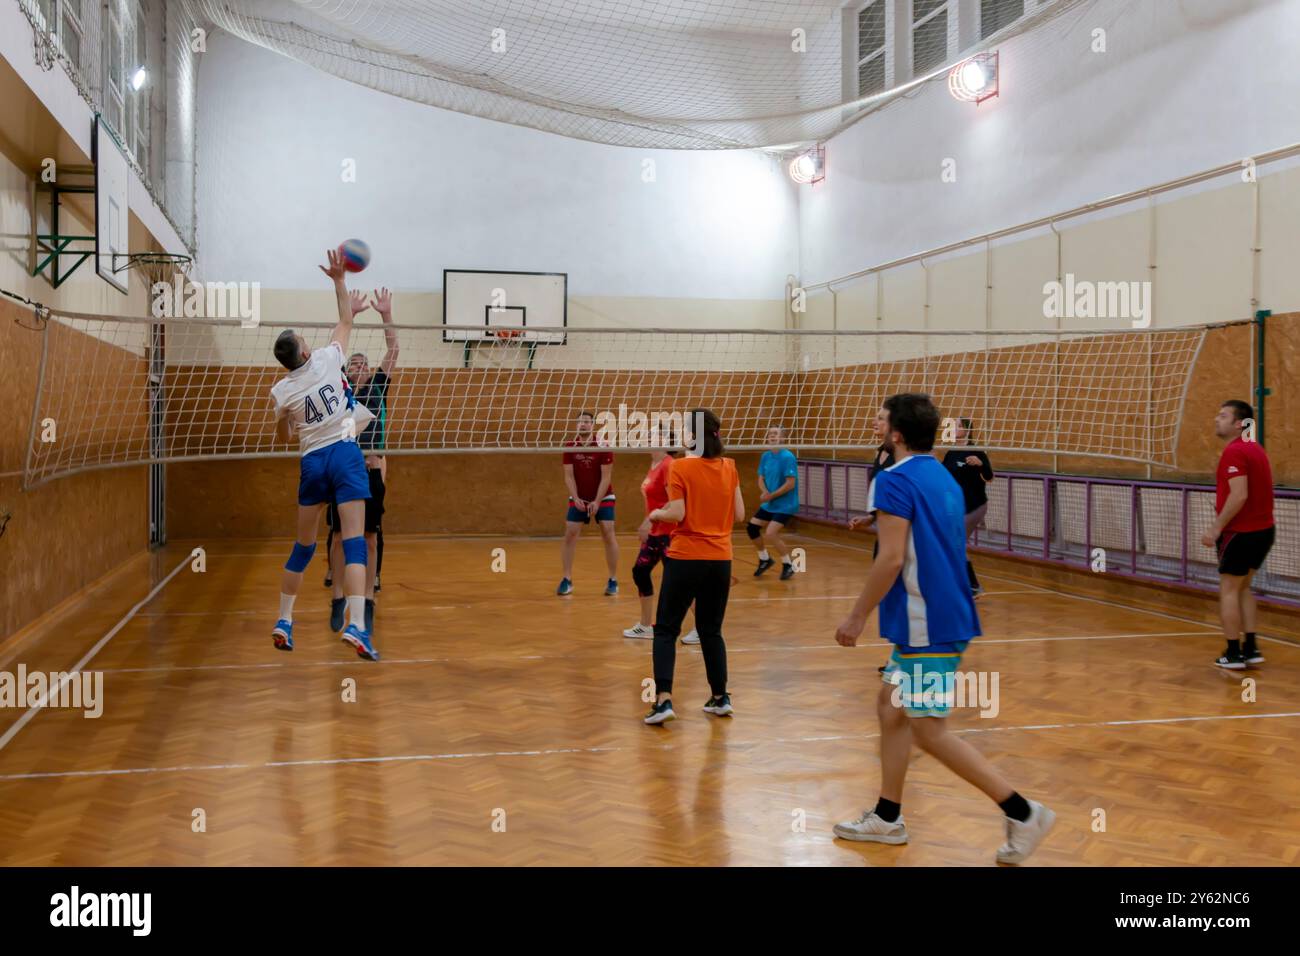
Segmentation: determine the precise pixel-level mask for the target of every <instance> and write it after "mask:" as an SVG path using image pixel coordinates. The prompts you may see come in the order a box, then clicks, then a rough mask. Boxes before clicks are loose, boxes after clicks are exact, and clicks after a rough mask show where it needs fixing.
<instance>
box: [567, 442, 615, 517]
mask: <svg viewBox="0 0 1300 956" xmlns="http://www.w3.org/2000/svg"><path fill="white" fill-rule="evenodd" d="M564 447H565V448H594V447H596V439H595V438H594V437H593V438H591V439H590V440H588V441H586V442H579V441H577V440H576V439H575V440H573V441H566V442H565V443H564ZM564 463H565V464H566V465H572V466H573V483H574V484H575V485H577V487H578V497H579V498H581V499H582V500H583V501H595V500H596V492H598V491H600V466H601V465H612V464H614V453H613V452H612V451H596V452H586V451H566V452H565V453H564ZM613 497H614V486H613V485H612V484H611V485H610V488H609V490H608V491H606V492H605V499H604V500H606V501H608V500H609V499H610V498H613Z"/></svg>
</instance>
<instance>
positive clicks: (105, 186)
mask: <svg viewBox="0 0 1300 956" xmlns="http://www.w3.org/2000/svg"><path fill="white" fill-rule="evenodd" d="M93 158H94V161H95V271H96V272H98V273H99V275H100V278H102V279H104V280H105V281H106V282H108V283H109V284H110V285H112V286H113V287H114V288H116V289H117V290H118V291H120V292H126V291H128V289H129V286H128V282H129V280H130V276H131V273H130V271H129V270H128V269H126V268H125V266H126V259H125V258H124V257H125V256H126V254H127V251H128V248H127V246H128V242H129V239H130V232H131V230H130V216H131V213H130V206H129V204H128V201H127V196H128V194H127V189H128V183H129V181H130V175H131V167H130V164H129V163H128V162H127V159H126V153H125V152H124V151H123V149H122V146H121V144H119V143H118V141H117V138H116V137H115V136H114V135H113V133H112V132H111V131H110V130H109V128H108V125H107V124H106V123H105V122H104V121H103V119H102V118H100V117H99V116H96V117H95V135H94V157H93ZM114 256H117V257H118V258H117V259H116V260H115V259H114V258H113V257H114Z"/></svg>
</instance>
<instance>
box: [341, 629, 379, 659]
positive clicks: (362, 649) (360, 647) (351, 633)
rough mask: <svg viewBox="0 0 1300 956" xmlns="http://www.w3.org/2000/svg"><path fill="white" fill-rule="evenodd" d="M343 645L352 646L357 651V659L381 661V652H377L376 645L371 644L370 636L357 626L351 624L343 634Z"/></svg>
mask: <svg viewBox="0 0 1300 956" xmlns="http://www.w3.org/2000/svg"><path fill="white" fill-rule="evenodd" d="M343 643H344V644H351V645H352V646H353V647H355V648H356V649H357V657H359V658H361V659H362V660H363V661H377V660H379V652H378V651H377V650H375V645H373V644H371V643H370V635H369V634H367V633H366V632H365V631H362V630H361V629H360V628H358V627H357V626H356V625H355V624H349V625H348V626H347V629H346V630H344V632H343Z"/></svg>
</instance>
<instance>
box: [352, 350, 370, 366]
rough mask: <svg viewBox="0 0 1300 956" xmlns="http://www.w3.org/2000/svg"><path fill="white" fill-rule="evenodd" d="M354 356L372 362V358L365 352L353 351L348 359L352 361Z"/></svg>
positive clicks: (368, 362) (367, 362)
mask: <svg viewBox="0 0 1300 956" xmlns="http://www.w3.org/2000/svg"><path fill="white" fill-rule="evenodd" d="M354 358H359V359H361V361H363V362H365V363H366V364H367V365H369V364H370V359H369V358H367V357H366V353H365V352H353V353H352V354H351V355H349V356H348V361H349V362H351V361H352V360H353V359H354Z"/></svg>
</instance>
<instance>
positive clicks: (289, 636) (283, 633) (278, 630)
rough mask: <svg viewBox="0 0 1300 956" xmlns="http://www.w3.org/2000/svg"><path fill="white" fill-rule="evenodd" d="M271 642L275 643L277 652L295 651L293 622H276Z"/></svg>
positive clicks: (281, 619)
mask: <svg viewBox="0 0 1300 956" xmlns="http://www.w3.org/2000/svg"><path fill="white" fill-rule="evenodd" d="M271 640H272V641H273V642H274V643H275V649H276V650H277V651H291V650H293V622H292V621H286V620H285V619H284V618H280V620H278V621H276V622H275V627H274V628H272V630H271Z"/></svg>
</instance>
